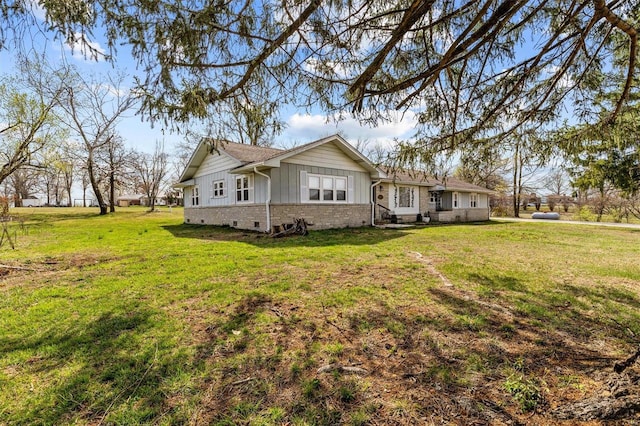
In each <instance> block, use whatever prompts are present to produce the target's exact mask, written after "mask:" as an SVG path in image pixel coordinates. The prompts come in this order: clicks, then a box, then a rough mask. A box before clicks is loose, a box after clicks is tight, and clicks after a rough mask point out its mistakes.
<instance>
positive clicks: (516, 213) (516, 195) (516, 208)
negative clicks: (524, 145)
mask: <svg viewBox="0 0 640 426" xmlns="http://www.w3.org/2000/svg"><path fill="white" fill-rule="evenodd" d="M515 148H516V152H515V153H514V155H513V217H520V185H519V182H518V171H519V169H520V167H519V164H520V162H519V159H518V157H519V148H520V145H519V144H517V143H516V146H515Z"/></svg>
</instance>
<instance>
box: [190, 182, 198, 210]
mask: <svg viewBox="0 0 640 426" xmlns="http://www.w3.org/2000/svg"><path fill="white" fill-rule="evenodd" d="M191 205H192V206H199V205H200V190H199V188H198V185H196V186H194V187H193V189H191Z"/></svg>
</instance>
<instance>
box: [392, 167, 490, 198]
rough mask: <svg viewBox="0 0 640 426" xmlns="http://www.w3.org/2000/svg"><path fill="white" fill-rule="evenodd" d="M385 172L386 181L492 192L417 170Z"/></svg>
mask: <svg viewBox="0 0 640 426" xmlns="http://www.w3.org/2000/svg"><path fill="white" fill-rule="evenodd" d="M385 172H386V173H387V178H386V179H385V180H386V181H388V182H398V183H408V184H414V185H424V186H436V185H442V186H444V187H445V188H446V189H447V191H465V192H483V193H490V192H493V191H491V190H490V189H487V188H483V187H482V186H478V185H474V184H472V183H468V182H465V181H463V180H460V179H457V178H454V177H449V176H447V177H446V178H442V179H436V178H434V177H433V176H429V175H427V174H426V173H425V172H422V171H419V170H401V169H398V170H392V169H387V170H385Z"/></svg>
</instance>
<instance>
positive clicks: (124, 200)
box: [116, 194, 167, 207]
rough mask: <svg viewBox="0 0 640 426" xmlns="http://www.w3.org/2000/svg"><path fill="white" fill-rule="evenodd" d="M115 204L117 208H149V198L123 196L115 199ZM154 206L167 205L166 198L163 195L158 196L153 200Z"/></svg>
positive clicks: (132, 195) (138, 195) (133, 195)
mask: <svg viewBox="0 0 640 426" xmlns="http://www.w3.org/2000/svg"><path fill="white" fill-rule="evenodd" d="M116 203H117V204H118V207H129V206H150V205H151V203H150V202H149V197H147V195H145V194H124V195H121V196H119V197H118V198H116ZM154 205H156V206H166V205H167V196H166V195H163V194H158V195H157V196H156V198H155V203H154Z"/></svg>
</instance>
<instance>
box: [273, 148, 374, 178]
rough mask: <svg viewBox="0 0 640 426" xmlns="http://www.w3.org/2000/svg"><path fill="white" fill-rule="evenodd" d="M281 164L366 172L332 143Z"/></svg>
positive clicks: (285, 160)
mask: <svg viewBox="0 0 640 426" xmlns="http://www.w3.org/2000/svg"><path fill="white" fill-rule="evenodd" d="M282 163H290V164H299V165H303V166H314V167H320V168H326V169H336V170H350V171H354V172H366V170H365V169H364V168H363V167H362V166H361V165H359V164H358V163H356V162H355V161H353V159H351V158H350V157H349V156H348V155H347V154H345V153H344V152H343V151H342V150H341V149H340V148H338V147H337V146H336V144H334V143H326V144H324V145H320V146H317V147H315V148H312V149H309V150H308V151H304V152H301V153H300V154H297V155H294V156H292V157H290V158H287V159H284V160H282Z"/></svg>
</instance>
